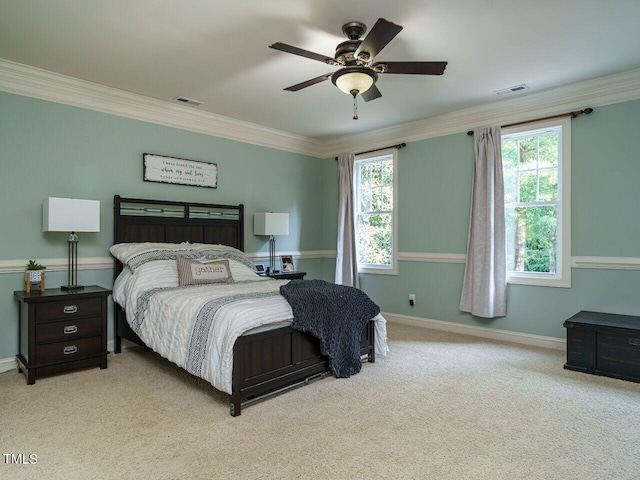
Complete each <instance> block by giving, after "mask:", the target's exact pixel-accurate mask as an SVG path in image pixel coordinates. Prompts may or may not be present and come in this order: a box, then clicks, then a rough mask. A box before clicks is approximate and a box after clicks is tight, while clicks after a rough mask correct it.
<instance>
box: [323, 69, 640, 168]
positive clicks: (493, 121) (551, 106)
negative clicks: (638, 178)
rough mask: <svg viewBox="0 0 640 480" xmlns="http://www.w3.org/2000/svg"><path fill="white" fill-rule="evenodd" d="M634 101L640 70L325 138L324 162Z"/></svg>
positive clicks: (639, 86)
mask: <svg viewBox="0 0 640 480" xmlns="http://www.w3.org/2000/svg"><path fill="white" fill-rule="evenodd" d="M638 98H640V69H635V70H629V71H626V72H622V73H616V74H612V75H607V76H603V77H598V78H594V79H591V80H585V81H582V82H576V83H573V84H570V85H565V86H562V87H557V88H553V89H548V90H544V91H541V92H536V93H530V94H527V95H522V96H519V97H513V98H509V99H503V100H499V101H495V102H491V103H487V104H484V105H479V106H476V107H471V108H467V109H463V110H458V111H456V112H451V113H447V114H442V115H435V116H433V117H429V118H425V119H421V120H416V121H414V122H408V123H404V124H400V125H395V126H391V127H387V128H382V129H378V130H373V131H369V132H364V133H360V134H354V135H349V136H348V137H345V136H338V137H333V138H330V139H325V143H324V145H323V147H324V148H325V154H324V157H333V156H335V155H339V154H340V153H344V152H358V151H361V150H372V149H376V148H380V147H383V146H385V145H389V144H396V143H399V142H401V141H402V142H407V143H409V142H415V141H419V140H425V139H428V138H434V137H441V136H444V135H451V134H455V133H460V132H466V131H467V130H472V129H474V128H477V127H482V126H488V125H502V124H508V123H516V122H522V121H527V120H533V119H536V118H541V117H546V116H551V115H558V114H562V113H565V112H569V111H574V110H578V109H583V108H587V107H600V106H604V105H612V104H614V103H621V102H626V101H630V100H637V99H638Z"/></svg>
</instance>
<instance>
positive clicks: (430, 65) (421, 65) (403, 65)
mask: <svg viewBox="0 0 640 480" xmlns="http://www.w3.org/2000/svg"><path fill="white" fill-rule="evenodd" d="M376 65H386V69H385V70H383V73H402V74H406V75H442V74H443V73H444V69H445V68H446V66H447V62H379V63H376V64H374V65H373V67H375V66H376Z"/></svg>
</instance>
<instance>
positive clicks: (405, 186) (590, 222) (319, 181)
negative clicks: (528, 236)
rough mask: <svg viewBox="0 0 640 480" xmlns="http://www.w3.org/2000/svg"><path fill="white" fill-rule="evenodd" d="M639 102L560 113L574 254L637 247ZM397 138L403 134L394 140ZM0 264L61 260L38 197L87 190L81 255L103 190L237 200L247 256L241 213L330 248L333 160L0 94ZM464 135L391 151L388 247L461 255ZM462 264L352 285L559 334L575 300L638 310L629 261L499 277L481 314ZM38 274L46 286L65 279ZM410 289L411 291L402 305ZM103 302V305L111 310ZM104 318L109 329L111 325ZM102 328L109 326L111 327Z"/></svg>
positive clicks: (321, 261)
mask: <svg viewBox="0 0 640 480" xmlns="http://www.w3.org/2000/svg"><path fill="white" fill-rule="evenodd" d="M639 129H640V101H632V102H626V103H621V104H616V105H610V106H606V107H600V108H597V109H596V110H595V112H594V113H593V114H591V115H590V116H588V117H587V116H585V117H580V118H577V119H575V120H573V123H572V255H573V256H603V257H636V258H637V257H640V248H639V247H638V241H637V239H638V238H640V222H638V220H637V216H638V212H640V195H638V193H637V191H638V188H637V183H638V179H640V159H639V158H638V157H639V155H638V154H637V153H636V148H635V142H634V139H635V134H636V131H638V130H639ZM399 140H401V139H399ZM0 146H1V148H0V168H1V174H0V192H1V195H2V197H1V198H2V206H1V207H0V224H1V225H3V228H2V229H1V230H0V239H1V243H0V245H2V254H1V255H0V261H5V262H6V261H11V260H16V259H18V260H22V259H28V258H35V259H47V258H65V257H66V243H65V240H66V235H65V234H62V233H60V234H58V233H43V232H42V231H41V230H42V227H41V224H42V218H41V204H42V200H43V199H44V198H46V197H49V196H61V197H77V198H92V199H98V200H100V201H101V202H102V203H101V213H102V221H101V225H102V227H101V232H100V233H98V234H83V235H81V238H80V247H79V248H80V256H81V257H107V256H108V248H109V246H110V245H111V243H112V237H113V230H112V199H113V195H114V194H120V195H122V196H131V197H141V198H161V199H168V200H184V201H198V202H214V203H244V204H245V208H246V213H247V223H246V233H245V243H246V250H247V251H248V252H263V253H266V252H267V251H268V246H267V243H266V239H265V238H262V237H255V236H254V235H253V234H252V233H251V232H252V219H253V215H252V214H253V213H254V212H256V211H265V210H273V211H278V212H289V214H290V219H291V234H290V235H289V236H287V237H279V238H278V239H277V248H278V250H279V251H285V252H286V251H302V252H305V251H332V250H335V248H336V223H337V188H338V187H337V185H338V173H337V162H335V160H333V158H331V159H317V158H313V157H309V156H305V155H300V154H295V153H290V152H284V151H280V150H276V149H271V148H266V147H259V146H255V145H250V144H246V143H242V142H237V141H232V140H226V139H222V138H217V137H213V136H208V135H203V134H197V133H193V132H188V131H183V130H179V129H175V128H169V127H163V126H159V125H155V124H151V123H146V122H141V121H136V120H130V119H127V118H122V117H118V116H114V115H109V114H104V113H99V112H94V111H90V110H84V109H79V108H75V107H70V106H65V105H60V104H56V103H51V102H46V101H42V100H37V99H32V98H27V97H21V96H16V95H11V94H7V93H3V92H0ZM145 152H149V153H157V154H161V155H168V156H176V157H180V158H188V159H193V160H202V161H209V162H215V163H217V164H218V171H219V176H218V185H219V187H218V188H217V189H215V190H213V189H204V188H198V187H188V186H181V185H165V184H158V183H149V182H143V180H142V154H143V153H145ZM472 171H473V139H472V138H471V137H468V136H467V135H466V134H465V133H460V134H455V135H447V136H443V137H438V138H432V139H428V140H423V141H416V142H410V143H409V144H408V145H407V147H406V148H404V149H402V150H400V151H399V164H398V181H399V184H398V185H399V205H398V209H397V211H398V221H399V251H401V252H424V253H465V250H466V238H467V226H468V221H469V218H468V217H469V203H470V197H471V176H472ZM297 266H298V267H299V268H300V269H303V270H306V271H307V272H309V277H311V278H323V279H326V280H332V279H333V275H334V269H335V259H334V258H304V259H302V260H300V261H299V262H298V265H297ZM463 271H464V266H463V265H462V264H455V263H426V262H408V261H402V262H400V272H399V275H396V276H386V275H362V276H361V285H362V288H363V289H364V290H365V291H366V292H367V293H368V294H369V295H370V296H371V297H372V298H373V299H374V300H375V301H376V302H377V303H379V304H380V306H381V308H382V310H383V311H385V312H390V313H395V314H400V315H407V316H411V317H416V318H426V319H433V320H443V321H449V322H455V323H460V324H465V325H475V326H483V327H488V328H496V329H501V330H509V331H513V332H522V333H528V334H535V335H543V336H549V337H556V338H564V329H563V328H562V322H563V321H564V320H565V319H566V318H567V317H569V316H571V315H572V314H573V313H575V312H577V311H579V310H600V311H608V312H613V313H626V314H635V315H640V308H639V303H638V300H637V297H638V294H637V292H639V291H640V272H639V271H636V270H631V271H624V270H595V269H573V285H572V288H570V289H565V288H548V287H547V288H545V287H531V286H522V285H509V287H508V315H507V316H506V317H504V318H499V319H494V320H486V319H481V318H476V317H473V316H471V315H468V314H464V313H461V312H460V311H459V310H458V303H459V295H460V289H461V286H462V275H463ZM79 276H80V282H81V283H84V284H92V283H95V284H99V285H103V286H107V287H109V286H111V285H112V282H113V278H112V272H111V270H110V269H104V270H81V271H80V273H79ZM65 280H66V274H65V273H64V272H50V273H49V274H48V277H47V286H49V287H55V286H59V285H61V284H63V283H65ZM22 288H23V281H22V274H20V273H5V274H0V292H4V293H3V294H2V295H0V331H1V332H2V335H0V360H1V359H5V358H11V357H13V356H14V355H15V353H16V346H17V304H16V302H15V301H14V300H13V297H12V292H13V291H14V290H19V289H22ZM409 293H415V294H416V295H417V303H416V305H415V306H414V307H410V306H409V304H408V295H409ZM111 309H113V307H112V306H111ZM110 328H111V327H110ZM110 337H111V335H110Z"/></svg>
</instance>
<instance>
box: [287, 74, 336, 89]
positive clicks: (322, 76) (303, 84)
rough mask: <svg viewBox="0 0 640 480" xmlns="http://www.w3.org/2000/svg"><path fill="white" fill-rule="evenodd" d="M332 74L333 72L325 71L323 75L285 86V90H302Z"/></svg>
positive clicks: (328, 77) (327, 78) (326, 78)
mask: <svg viewBox="0 0 640 480" xmlns="http://www.w3.org/2000/svg"><path fill="white" fill-rule="evenodd" d="M331 75H333V72H331V73H327V74H325V75H320V76H319V77H316V78H312V79H311V80H307V81H306V82H302V83H298V84H297V85H292V86H290V87H287V88H285V89H284V90H286V91H287V92H297V91H298V90H302V89H303V88H306V87H310V86H311V85H315V84H316V83H320V82H324V81H325V80H329V79H330V78H331Z"/></svg>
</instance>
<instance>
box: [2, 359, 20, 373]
mask: <svg viewBox="0 0 640 480" xmlns="http://www.w3.org/2000/svg"><path fill="white" fill-rule="evenodd" d="M17 366H18V364H17V363H16V357H13V358H0V373H4V372H8V371H9V370H15V369H16V367H17Z"/></svg>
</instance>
